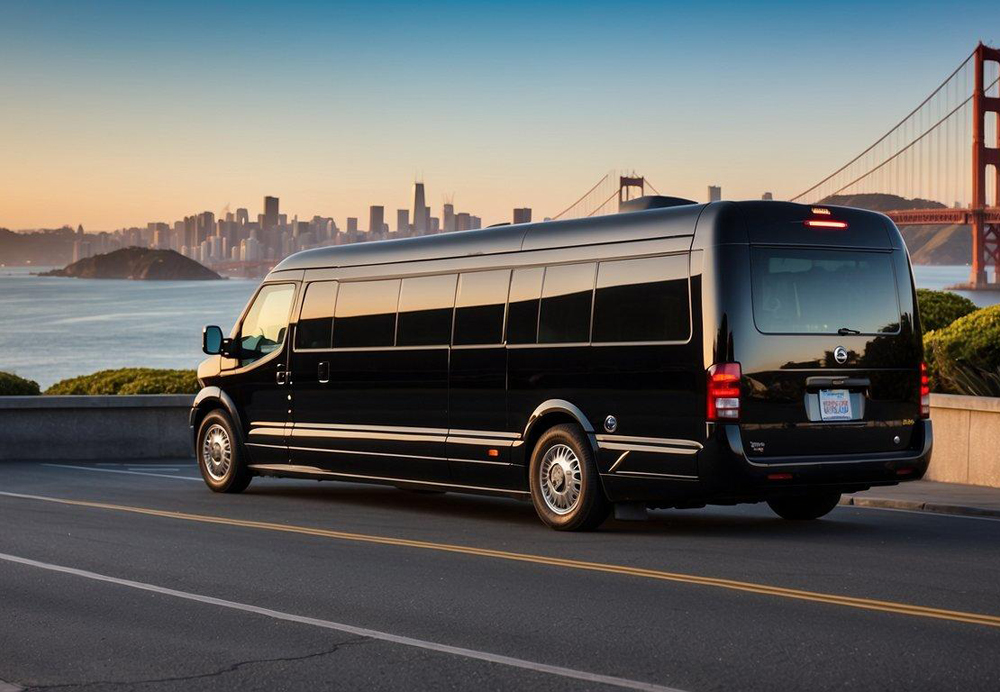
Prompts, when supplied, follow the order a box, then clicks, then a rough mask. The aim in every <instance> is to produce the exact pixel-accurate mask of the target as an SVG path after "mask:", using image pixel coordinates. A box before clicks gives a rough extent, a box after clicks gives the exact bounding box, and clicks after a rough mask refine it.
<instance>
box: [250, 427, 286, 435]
mask: <svg viewBox="0 0 1000 692" xmlns="http://www.w3.org/2000/svg"><path fill="white" fill-rule="evenodd" d="M286 434H287V432H286V431H285V429H284V428H250V432H249V433H248V436H250V435H262V436H264V437H284V436H285V435H286Z"/></svg>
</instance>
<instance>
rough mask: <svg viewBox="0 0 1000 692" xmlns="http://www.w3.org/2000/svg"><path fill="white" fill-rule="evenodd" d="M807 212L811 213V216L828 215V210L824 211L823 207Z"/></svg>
mask: <svg viewBox="0 0 1000 692" xmlns="http://www.w3.org/2000/svg"><path fill="white" fill-rule="evenodd" d="M809 211H811V212H812V213H813V214H816V215H817V216H829V215H830V210H829V209H825V208H823V207H813V208H812V209H810V210H809Z"/></svg>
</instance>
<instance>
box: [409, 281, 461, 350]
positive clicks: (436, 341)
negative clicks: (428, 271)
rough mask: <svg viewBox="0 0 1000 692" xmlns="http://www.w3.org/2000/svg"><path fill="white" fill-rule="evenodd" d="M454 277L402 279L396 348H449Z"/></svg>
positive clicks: (453, 304)
mask: <svg viewBox="0 0 1000 692" xmlns="http://www.w3.org/2000/svg"><path fill="white" fill-rule="evenodd" d="M456 280H457V276H456V275H455V274H447V275H445V276H418V277H414V278H411V279H403V288H402V291H401V292H400V294H399V322H398V323H397V326H396V345H397V346H447V345H448V344H449V343H451V316H452V312H454V307H455V282H456Z"/></svg>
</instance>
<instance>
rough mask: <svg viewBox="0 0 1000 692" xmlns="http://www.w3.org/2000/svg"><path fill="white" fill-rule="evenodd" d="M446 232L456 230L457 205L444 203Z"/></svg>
mask: <svg viewBox="0 0 1000 692" xmlns="http://www.w3.org/2000/svg"><path fill="white" fill-rule="evenodd" d="M443 221H444V232H445V233H451V232H452V231H454V230H455V205H454V204H446V205H444V219H443Z"/></svg>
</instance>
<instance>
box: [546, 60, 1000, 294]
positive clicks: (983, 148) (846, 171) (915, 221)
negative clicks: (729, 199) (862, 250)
mask: <svg viewBox="0 0 1000 692" xmlns="http://www.w3.org/2000/svg"><path fill="white" fill-rule="evenodd" d="M646 188H649V189H650V190H652V191H653V192H654V193H656V194H659V193H657V192H656V189H655V188H654V187H653V186H652V185H651V184H650V182H649V180H647V179H646V178H644V177H642V176H639V175H636V174H634V173H633V174H631V175H622V176H616V175H615V174H614V173H608V174H606V175H605V176H604V177H603V178H601V179H600V180H599V181H598V182H597V183H596V184H595V185H594V186H593V187H591V188H590V190H588V191H587V192H586V193H584V194H583V195H582V196H581V197H580V198H579V199H577V200H576V201H575V202H574V203H573V204H571V205H570V206H568V207H566V208H565V209H563V210H562V211H560V212H559V213H558V214H556V215H555V216H554V217H553V218H556V219H558V218H580V217H586V216H596V215H600V214H609V213H615V212H617V211H618V205H620V204H621V202H623V201H626V200H627V199H630V198H631V197H632V196H638V195H641V194H644V193H645V190H646ZM998 195H1000V50H998V49H996V48H992V47H990V46H986V45H984V44H982V43H980V44H979V45H978V46H976V49H975V50H974V51H972V53H970V54H969V56H968V57H967V58H966V59H965V60H963V61H962V63H961V64H960V65H959V66H958V67H957V68H955V70H953V71H952V72H951V74H949V75H948V76H947V77H946V78H945V79H944V81H943V82H941V83H940V84H939V85H938V86H937V87H936V88H935V89H934V90H933V91H931V93H930V95H929V96H927V98H925V99H924V100H923V101H921V102H920V104H919V105H918V106H917V107H916V108H914V109H913V110H912V111H910V112H909V113H908V114H907V115H906V116H905V117H904V118H903V119H902V120H900V121H899V122H897V123H896V124H895V125H893V126H892V127H891V128H890V129H889V130H888V131H887V132H886V133H885V134H884V135H882V136H881V137H880V138H879V139H877V140H876V141H875V142H874V143H873V144H871V145H870V146H868V147H867V148H865V149H864V150H863V151H862V152H861V153H859V154H858V155H856V156H854V157H853V158H851V159H850V160H849V161H847V163H845V164H843V165H841V166H840V167H839V168H837V169H836V170H834V171H833V172H832V173H830V174H829V175H827V176H825V177H823V178H822V179H820V180H819V181H818V182H817V183H815V184H814V185H812V186H810V187H809V188H807V189H805V190H803V191H802V192H800V193H799V194H797V195H795V196H794V197H792V198H790V201H793V202H801V203H804V204H816V203H819V202H825V203H828V204H837V203H840V204H848V205H853V206H869V208H877V210H878V211H882V212H884V213H886V214H887V215H888V216H889V217H890V218H892V220H893V221H894V222H895V223H896V225H898V226H945V225H956V224H958V225H968V226H971V227H972V257H971V258H970V264H971V271H970V276H969V288H987V287H990V288H997V287H998V284H997V283H993V284H990V283H989V282H988V280H987V277H988V273H987V268H988V267H989V268H991V269H992V270H993V277H994V279H993V280H994V281H995V282H1000V197H998ZM866 196H867V197H866ZM887 204H888V205H889V206H886V205H887ZM894 204H895V205H896V206H893V205H894ZM874 205H877V206H874Z"/></svg>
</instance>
